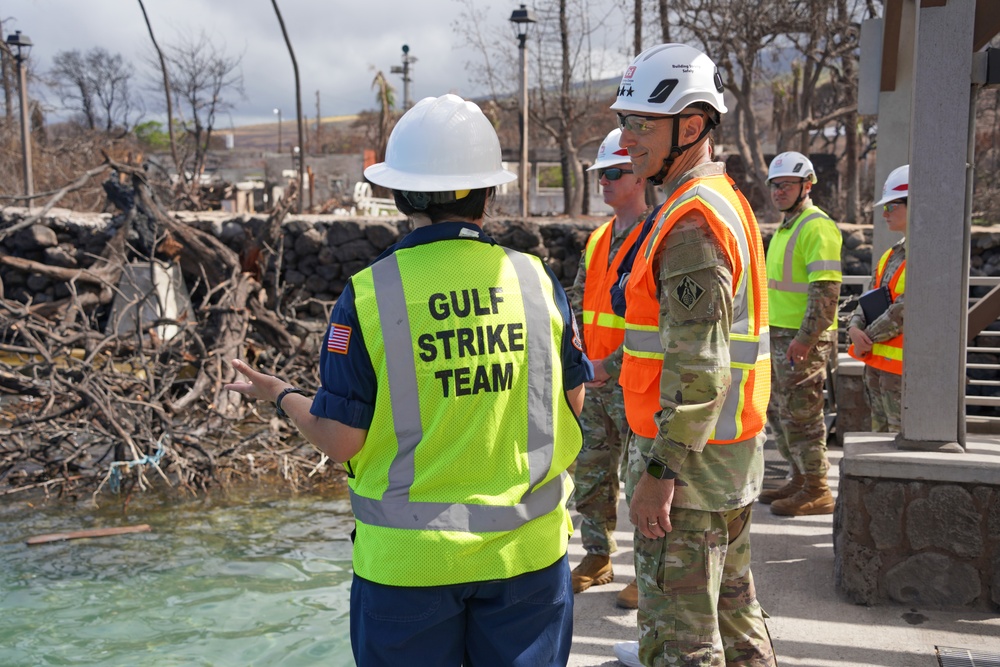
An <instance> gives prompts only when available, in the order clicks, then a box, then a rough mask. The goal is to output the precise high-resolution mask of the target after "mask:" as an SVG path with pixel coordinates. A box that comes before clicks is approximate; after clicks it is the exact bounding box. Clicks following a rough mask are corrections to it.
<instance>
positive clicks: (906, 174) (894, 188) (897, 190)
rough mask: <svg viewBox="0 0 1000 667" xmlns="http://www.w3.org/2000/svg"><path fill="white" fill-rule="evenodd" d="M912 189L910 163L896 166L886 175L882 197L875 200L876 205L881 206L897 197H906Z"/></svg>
mask: <svg viewBox="0 0 1000 667" xmlns="http://www.w3.org/2000/svg"><path fill="white" fill-rule="evenodd" d="M909 190H910V165H908V164H904V165H903V166H902V167H896V168H895V169H893V170H892V171H890V172H889V175H888V176H886V179H885V185H883V186H882V198H881V199H879V200H878V201H877V202H875V206H881V205H882V204H886V203H888V202H891V201H894V200H896V199H906V198H907V196H909Z"/></svg>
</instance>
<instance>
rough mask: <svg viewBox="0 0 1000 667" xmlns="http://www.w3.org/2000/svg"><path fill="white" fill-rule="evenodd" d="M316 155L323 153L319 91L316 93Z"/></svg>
mask: <svg viewBox="0 0 1000 667" xmlns="http://www.w3.org/2000/svg"><path fill="white" fill-rule="evenodd" d="M313 152H314V153H322V152H323V114H321V113H320V110H319V91H318V90H317V91H316V149H315V150H314V151H313Z"/></svg>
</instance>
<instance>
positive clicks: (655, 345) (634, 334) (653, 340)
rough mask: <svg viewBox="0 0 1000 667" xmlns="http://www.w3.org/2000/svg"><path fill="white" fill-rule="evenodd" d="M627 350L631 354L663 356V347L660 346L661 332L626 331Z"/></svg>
mask: <svg viewBox="0 0 1000 667" xmlns="http://www.w3.org/2000/svg"><path fill="white" fill-rule="evenodd" d="M625 349H626V350H629V351H630V352H649V353H652V354H663V345H661V344H660V332H659V331H639V330H637V329H625Z"/></svg>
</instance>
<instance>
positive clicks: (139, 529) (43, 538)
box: [26, 523, 152, 545]
mask: <svg viewBox="0 0 1000 667" xmlns="http://www.w3.org/2000/svg"><path fill="white" fill-rule="evenodd" d="M150 530H152V528H150V527H149V524H148V523H141V524H139V525H137V526H121V527H119V528H90V529H88V530H73V531H70V532H68V533H49V534H47V535H35V536H34V537H29V538H28V539H27V540H26V542H27V544H29V545H33V544H46V543H48V542H61V541H63V540H78V539H80V538H81V537H109V536H111V535H125V534H127V533H146V532H149V531H150Z"/></svg>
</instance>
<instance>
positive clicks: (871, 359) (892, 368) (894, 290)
mask: <svg viewBox="0 0 1000 667" xmlns="http://www.w3.org/2000/svg"><path fill="white" fill-rule="evenodd" d="M890 255H892V248H889V249H888V250H886V251H885V252H884V253H883V254H882V259H880V260H879V261H878V268H877V269H875V285H876V286H878V285H881V284H882V276H883V274H884V273H885V265H886V263H888V261H889V256H890ZM888 287H889V298H890V299H891V300H892V302H893V303H895V302H896V299H897V298H898V297H899V295H900V294H902V293H903V292H904V291H906V260H905V259H904V260H903V262H902V263H901V264H900V265H899V268H898V269H896V272H895V273H894V274H892V278H890V279H889V285H888ZM869 324H871V322H866V323H865V325H866V326H867V325H869ZM847 353H848V354H849V355H851V356H852V357H854V358H855V359H857V360H858V361H863V362H865V363H866V364H868V365H869V366H871V367H872V368H877V369H879V370H882V371H886V372H888V373H894V374H896V375H902V374H903V334H899V335H898V336H894V337H893V338H890V339H889V340H885V341H882V342H880V343H874V344H873V345H872V351H871V352H869V353H868V354H866V355H864V356H860V355H858V353H857V352H855V351H854V343H851V346H850V347H849V348H847Z"/></svg>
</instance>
